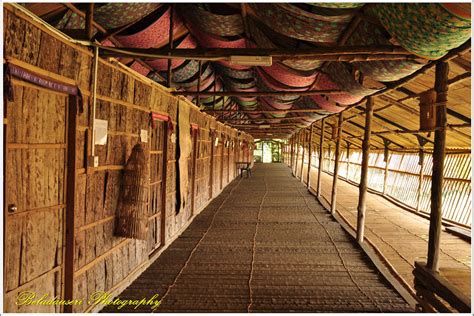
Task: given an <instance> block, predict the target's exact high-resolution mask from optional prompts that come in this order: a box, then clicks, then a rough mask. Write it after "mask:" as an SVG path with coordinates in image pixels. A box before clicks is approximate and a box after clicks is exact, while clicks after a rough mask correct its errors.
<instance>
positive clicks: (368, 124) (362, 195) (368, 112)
mask: <svg viewBox="0 0 474 316" xmlns="http://www.w3.org/2000/svg"><path fill="white" fill-rule="evenodd" d="M373 112H374V100H373V98H372V97H369V98H368V99H367V104H366V107H365V132H364V140H363V142H362V163H361V174H360V183H359V203H358V205H357V241H358V242H359V243H362V242H363V241H364V226H365V208H366V205H365V199H366V195H367V171H368V170H369V152H370V134H371V128H372V114H373Z"/></svg>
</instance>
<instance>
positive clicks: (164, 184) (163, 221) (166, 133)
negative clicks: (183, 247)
mask: <svg viewBox="0 0 474 316" xmlns="http://www.w3.org/2000/svg"><path fill="white" fill-rule="evenodd" d="M170 119H171V118H170ZM169 131H170V130H169V128H168V122H164V126H163V136H164V137H163V171H162V174H161V214H160V217H161V226H160V239H161V240H160V244H161V245H160V247H163V246H164V245H165V244H166V190H167V181H166V178H167V177H168V140H169V137H170V135H169Z"/></svg>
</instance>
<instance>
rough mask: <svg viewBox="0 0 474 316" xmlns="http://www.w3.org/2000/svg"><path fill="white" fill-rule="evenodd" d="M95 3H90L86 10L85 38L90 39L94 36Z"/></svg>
mask: <svg viewBox="0 0 474 316" xmlns="http://www.w3.org/2000/svg"><path fill="white" fill-rule="evenodd" d="M93 22H94V3H89V4H88V5H87V11H86V29H85V38H86V39H87V40H88V41H90V40H92V38H93V37H94V25H93Z"/></svg>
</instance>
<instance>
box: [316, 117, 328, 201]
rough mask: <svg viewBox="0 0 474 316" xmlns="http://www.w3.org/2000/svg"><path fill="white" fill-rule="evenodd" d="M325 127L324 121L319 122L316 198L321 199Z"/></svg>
mask: <svg viewBox="0 0 474 316" xmlns="http://www.w3.org/2000/svg"><path fill="white" fill-rule="evenodd" d="M325 126H326V119H324V118H323V119H322V120H321V135H320V138H319V168H318V185H317V188H316V197H318V198H319V197H321V174H322V170H323V160H324V159H323V147H324V127H325Z"/></svg>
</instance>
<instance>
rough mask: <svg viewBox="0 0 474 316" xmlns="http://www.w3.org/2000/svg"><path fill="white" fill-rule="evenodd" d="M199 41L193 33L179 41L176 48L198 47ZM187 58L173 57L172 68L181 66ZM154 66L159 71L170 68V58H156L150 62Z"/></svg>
mask: <svg viewBox="0 0 474 316" xmlns="http://www.w3.org/2000/svg"><path fill="white" fill-rule="evenodd" d="M196 47H197V43H196V41H195V40H194V38H193V36H192V35H191V34H188V35H186V37H185V38H184V39H183V40H182V41H181V43H179V45H178V46H176V48H196ZM185 61H186V60H185V59H172V60H171V68H177V67H179V66H181V65H182V64H183V63H184V62H185ZM148 63H149V64H150V65H151V66H153V68H155V69H157V70H158V71H164V70H166V69H168V59H164V58H160V59H154V60H152V61H149V62H148Z"/></svg>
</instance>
